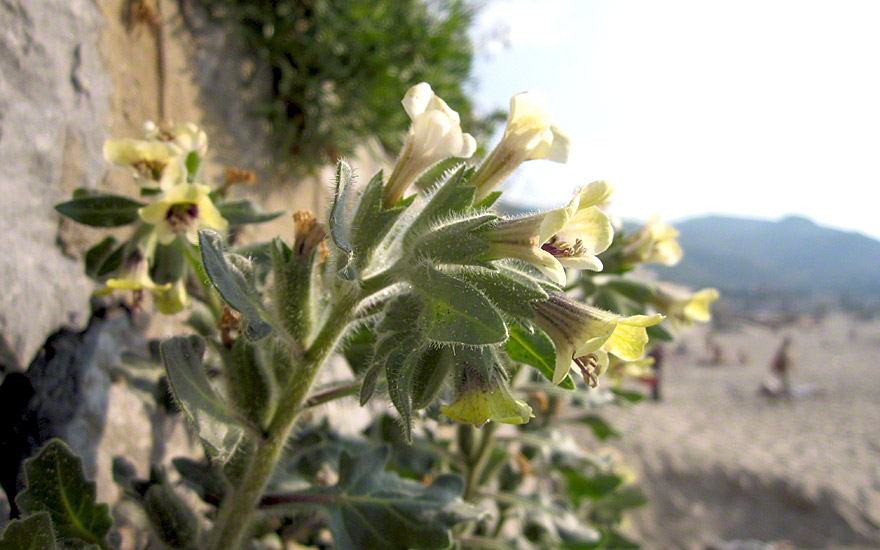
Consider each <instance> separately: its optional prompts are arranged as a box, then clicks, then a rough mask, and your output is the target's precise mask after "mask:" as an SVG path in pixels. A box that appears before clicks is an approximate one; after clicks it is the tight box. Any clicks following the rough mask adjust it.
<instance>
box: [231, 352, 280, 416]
mask: <svg viewBox="0 0 880 550" xmlns="http://www.w3.org/2000/svg"><path fill="white" fill-rule="evenodd" d="M225 366H226V371H225V373H224V374H225V378H226V394H227V396H228V398H229V400H230V401H231V402H232V403H233V405H234V406H235V407H236V408H237V409H238V410H239V411H241V413H242V414H243V415H244V416H245V418H247V419H248V420H250V421H251V422H253V423H254V424H255V425H257V426H259V427H260V428H265V427H266V426H267V425H268V423H269V420H270V419H271V418H272V415H274V414H275V409H276V408H277V407H278V399H279V392H280V391H281V390H280V388H279V387H278V384H277V383H276V382H275V376H274V375H273V373H272V372H271V370H270V368H269V366H267V365H266V364H265V361H264V360H263V358H262V357H261V354H260V353H259V349H258V347H257V346H256V345H255V344H254V343H253V342H251V341H250V340H248V339H247V338H239V339H238V340H236V341H235V343H234V344H233V345H232V350H230V352H229V353H228V354H227V356H226V361H225Z"/></svg>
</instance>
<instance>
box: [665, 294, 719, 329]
mask: <svg viewBox="0 0 880 550" xmlns="http://www.w3.org/2000/svg"><path fill="white" fill-rule="evenodd" d="M720 296H721V295H720V294H719V293H718V291H717V290H715V289H714V288H704V289H702V290H700V291H698V292H694V293H691V292H689V291H688V290H686V289H683V288H678V287H674V286H672V285H663V286H661V287H659V288H658V289H657V290H656V292H654V296H653V299H652V302H653V304H654V306H655V307H656V308H657V310H659V311H660V312H662V313H664V314H666V315H667V316H668V317H669V318H670V319H671V320H672V322H673V323H674V324H676V325H679V326H691V325H693V324H694V323H708V322H709V321H711V320H712V313H711V311H710V306H711V305H712V302H714V301H715V300H717V299H718V298H719V297H720Z"/></svg>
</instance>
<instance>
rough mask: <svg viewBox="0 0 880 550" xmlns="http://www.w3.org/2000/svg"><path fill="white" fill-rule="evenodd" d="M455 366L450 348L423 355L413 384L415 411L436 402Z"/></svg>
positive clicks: (434, 350) (431, 351)
mask: <svg viewBox="0 0 880 550" xmlns="http://www.w3.org/2000/svg"><path fill="white" fill-rule="evenodd" d="M479 349H485V348H479ZM454 365H455V360H454V358H453V356H452V350H451V349H449V348H445V347H444V348H436V349H429V350H428V351H426V352H425V353H424V354H423V355H422V357H421V359H420V361H419V364H418V365H417V366H416V369H415V372H414V373H413V378H412V382H411V388H412V405H413V408H414V409H416V410H419V409H424V408H425V407H427V406H428V405H430V404H431V403H433V402H434V399H436V398H437V394H438V393H440V390H441V389H442V388H443V383H444V382H445V381H446V378H447V376H448V375H449V374H450V373H451V372H452V367H453V366H454Z"/></svg>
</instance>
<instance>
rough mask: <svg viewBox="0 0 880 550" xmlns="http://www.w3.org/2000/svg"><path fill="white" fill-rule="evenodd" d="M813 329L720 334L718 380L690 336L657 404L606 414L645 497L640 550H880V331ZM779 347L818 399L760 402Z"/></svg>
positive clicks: (637, 522) (637, 527)
mask: <svg viewBox="0 0 880 550" xmlns="http://www.w3.org/2000/svg"><path fill="white" fill-rule="evenodd" d="M807 325H808V324H804V323H802V324H801V325H800V326H793V327H788V328H784V329H780V330H778V331H774V330H772V329H769V328H766V327H762V326H757V325H745V326H743V327H742V328H741V329H740V330H738V331H735V332H730V333H719V334H717V336H716V341H717V342H718V344H719V345H720V346H721V347H722V349H723V350H724V351H725V355H726V356H727V357H728V360H729V361H730V362H729V363H726V364H722V365H719V366H712V365H709V364H707V362H706V361H704V360H703V359H702V358H704V357H706V356H707V355H708V354H707V353H706V352H705V351H704V342H705V329H702V330H701V329H698V330H695V331H693V332H691V333H689V334H687V335H686V336H685V337H684V339H683V341H684V342H685V344H686V346H687V347H688V352H687V353H686V354H682V355H674V354H672V353H670V354H669V356H668V358H667V360H666V368H665V379H664V381H663V382H664V385H663V387H662V389H663V391H664V393H665V395H664V396H663V397H664V399H663V401H661V402H659V403H654V402H645V403H643V404H641V405H639V406H637V407H635V408H632V409H629V410H624V411H617V410H615V411H614V412H611V411H609V413H608V417H609V420H611V421H612V422H613V424H614V425H615V427H617V428H618V429H620V430H621V431H622V432H623V433H624V436H623V438H622V439H620V440H618V441H617V442H615V443H614V445H615V446H617V447H618V448H619V449H620V450H621V451H622V453H623V454H624V455H625V456H626V458H627V459H628V460H629V461H630V463H631V464H632V465H633V466H634V467H635V468H636V469H637V470H638V471H639V472H640V474H641V478H642V484H643V487H644V488H645V489H646V491H647V493H648V495H649V497H650V504H649V505H648V506H646V507H644V508H643V509H641V510H639V511H638V512H637V513H635V514H634V515H633V517H632V524H631V525H630V526H629V527H630V528H631V529H632V531H633V532H634V533H635V534H637V536H638V537H639V538H641V540H643V541H645V548H688V549H690V548H707V547H709V545H710V543H712V542H713V541H715V542H717V541H733V540H747V539H749V540H757V541H763V542H765V543H770V542H775V543H777V545H776V547H784V548H792V547H793V548H880V528H878V526H880V369H878V367H880V365H878V363H880V361H878V352H880V323H878V322H873V323H865V322H858V321H855V320H853V319H851V318H849V317H846V316H843V315H836V316H830V317H828V318H826V319H825V320H823V321H822V322H821V323H818V324H815V325H813V326H807ZM784 334H790V335H791V336H792V337H793V338H794V342H793V346H792V356H793V359H794V365H795V366H794V371H793V373H792V381H793V383H794V384H795V385H801V384H812V385H815V386H817V387H818V388H820V391H821V392H822V393H821V394H818V395H813V396H809V397H803V398H799V399H792V400H782V399H776V400H774V399H769V398H767V397H763V396H760V395H758V393H757V389H758V387H759V385H760V384H761V381H762V380H763V379H765V378H767V377H768V375H769V368H768V364H769V362H770V359H771V357H772V356H773V353H774V351H775V348H776V346H777V345H778V343H779V341H780V340H781V338H782V336H783V335H784ZM740 353H744V354H745V355H747V358H746V361H745V363H744V364H740V363H739V361H737V360H736V359H737V356H738V355H739V354H740ZM719 547H721V546H719Z"/></svg>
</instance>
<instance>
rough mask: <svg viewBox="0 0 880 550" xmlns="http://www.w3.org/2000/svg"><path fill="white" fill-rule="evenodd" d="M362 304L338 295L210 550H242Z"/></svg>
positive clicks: (222, 514) (222, 515) (225, 507)
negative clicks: (320, 379) (306, 406)
mask: <svg viewBox="0 0 880 550" xmlns="http://www.w3.org/2000/svg"><path fill="white" fill-rule="evenodd" d="M359 301H360V296H349V295H340V296H339V299H338V300H337V302H336V304H334V306H333V307H332V309H331V311H330V314H329V316H328V317H327V320H326V322H325V323H324V326H323V327H322V328H321V331H320V332H319V333H318V335H317V337H316V338H315V340H314V342H313V343H312V345H311V346H309V348H308V349H307V350H306V351H305V353H304V355H303V358H302V361H301V362H300V363H299V364H298V365H296V369H297V371H298V372H296V373H294V375H293V376H292V377H291V381H290V384H288V387H287V388H286V389H285V391H284V393H283V396H282V398H281V402H280V403H281V406H280V407H278V412H276V413H275V416H274V418H273V419H272V422H271V423H270V424H269V427H268V428H267V429H266V437H265V438H263V439H262V440H260V441H258V442H257V447H256V449H255V451H254V455H253V457H252V458H251V462H250V464H249V465H248V469H247V472H246V473H245V476H244V478H243V479H242V481H241V483H240V484H239V485H238V486H237V487H235V488H234V489H233V491H232V492H231V494H230V495H229V496H227V497H226V498H225V499H224V500H223V504H222V505H221V507H220V511H219V513H218V515H217V521H216V522H215V527H214V531H213V532H212V533H211V538H210V541H209V545H208V548H210V549H212V550H238V549H239V548H241V545H242V540H243V539H244V536H245V534H246V531H247V529H246V528H247V526H248V524H249V523H250V518H251V515H252V514H253V511H254V509H255V508H256V506H257V504H258V502H259V500H260V496H261V495H262V493H263V489H264V488H265V487H266V483H267V482H268V480H269V477H270V476H271V475H272V472H273V471H274V470H275V465H276V464H277V463H278V459H279V457H280V456H281V451H282V450H283V448H284V443H285V442H286V441H287V438H288V436H289V435H290V431H291V429H293V426H294V424H295V422H296V418H297V416H298V415H299V413H300V412H301V411H302V405H303V403H304V402H305V400H306V396H307V395H308V392H309V390H310V389H311V387H312V382H313V381H314V379H315V376H316V375H317V374H318V371H319V370H320V368H321V366H322V365H323V364H324V362H325V360H326V359H327V357H328V356H329V355H330V352H331V351H332V350H333V347H334V346H335V345H336V342H337V340H338V339H339V337H340V336H341V335H342V332H343V330H344V329H345V326H346V324H347V323H348V320H349V318H350V317H351V314H352V312H353V311H354V308H355V306H357V303H358V302H359Z"/></svg>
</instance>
